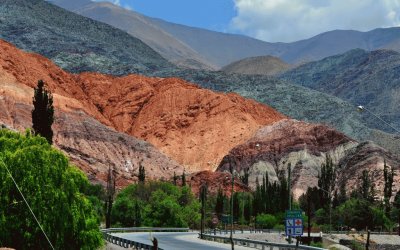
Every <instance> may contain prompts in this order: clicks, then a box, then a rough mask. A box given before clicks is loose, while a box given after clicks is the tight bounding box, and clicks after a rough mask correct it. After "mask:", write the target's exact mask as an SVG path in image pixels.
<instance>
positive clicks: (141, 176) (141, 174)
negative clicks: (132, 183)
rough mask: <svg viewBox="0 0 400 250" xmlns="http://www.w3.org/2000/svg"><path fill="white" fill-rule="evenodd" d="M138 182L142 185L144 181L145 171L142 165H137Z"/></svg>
mask: <svg viewBox="0 0 400 250" xmlns="http://www.w3.org/2000/svg"><path fill="white" fill-rule="evenodd" d="M138 178H139V182H140V183H144V181H145V179H146V171H145V169H144V166H143V165H142V163H141V162H140V163H139V176H138Z"/></svg>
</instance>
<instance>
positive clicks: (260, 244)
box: [199, 234, 325, 250]
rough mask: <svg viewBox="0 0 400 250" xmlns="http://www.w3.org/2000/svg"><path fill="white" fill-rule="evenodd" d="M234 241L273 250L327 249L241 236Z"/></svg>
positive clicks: (206, 236)
mask: <svg viewBox="0 0 400 250" xmlns="http://www.w3.org/2000/svg"><path fill="white" fill-rule="evenodd" d="M199 237H200V234H199ZM203 238H204V239H206V240H212V241H218V240H220V241H222V242H224V243H230V242H231V239H230V238H229V237H223V236H217V235H209V234H203ZM233 243H234V244H235V245H238V246H248V247H253V248H259V247H260V248H259V249H262V250H267V249H270V250H272V249H275V248H278V249H279V250H290V249H303V250H325V248H319V247H311V246H304V245H299V246H297V247H296V245H291V244H283V243H272V242H265V241H259V240H249V239H241V238H233Z"/></svg>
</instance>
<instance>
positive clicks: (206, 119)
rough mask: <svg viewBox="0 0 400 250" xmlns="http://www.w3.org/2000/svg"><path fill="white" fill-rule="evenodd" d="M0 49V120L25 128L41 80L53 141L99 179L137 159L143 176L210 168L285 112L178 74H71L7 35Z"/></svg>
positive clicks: (129, 170) (130, 169)
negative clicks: (48, 94)
mask: <svg viewBox="0 0 400 250" xmlns="http://www.w3.org/2000/svg"><path fill="white" fill-rule="evenodd" d="M0 52H1V53H0V65H1V68H0V69H1V70H0V80H1V83H2V84H1V85H0V86H1V88H0V90H1V91H2V92H1V93H2V94H1V96H2V99H1V101H2V105H3V106H4V108H3V109H2V112H1V113H0V114H1V117H0V119H1V120H0V121H1V122H2V123H4V124H6V125H8V126H10V127H13V128H17V129H23V128H27V127H31V126H30V110H32V107H31V101H32V95H33V90H32V88H33V87H34V86H35V84H36V82H37V80H38V79H43V80H44V81H45V82H46V83H47V85H48V88H49V89H50V90H51V91H52V92H53V93H54V97H55V105H56V107H57V112H56V113H57V119H56V120H57V124H56V125H55V130H56V138H55V143H56V145H57V146H58V147H60V148H61V149H63V150H64V151H66V152H68V153H69V154H70V156H71V157H72V158H73V159H75V161H76V162H78V163H79V164H80V166H82V168H86V172H88V173H92V172H93V173H94V176H95V177H99V179H102V180H104V175H105V171H106V169H107V165H108V164H114V165H116V166H117V167H118V168H119V172H120V174H121V175H123V176H125V177H124V178H125V179H127V180H133V179H135V177H134V176H132V174H133V173H136V172H137V171H136V172H135V170H136V169H137V166H138V164H139V162H140V161H142V160H143V164H144V165H145V166H146V165H147V166H146V169H147V171H148V172H149V176H150V177H152V176H154V177H164V178H169V177H171V175H172V174H173V172H174V171H176V172H177V173H181V172H182V170H183V169H182V168H181V167H180V166H185V167H186V169H187V170H188V171H189V172H193V171H199V170H214V169H215V168H216V166H217V165H218V163H219V161H220V160H221V159H222V157H223V156H224V155H225V154H227V153H228V152H229V150H230V149H231V148H232V147H234V146H236V145H238V144H241V143H243V142H245V141H246V140H247V139H248V138H250V137H251V136H252V135H253V133H254V132H255V131H256V130H258V129H259V128H260V127H262V126H264V125H267V124H271V123H273V122H275V121H278V120H280V119H283V118H285V116H283V115H282V114H280V113H278V112H276V111H275V110H273V109H272V108H269V107H267V106H265V105H262V104H259V103H257V102H255V101H252V100H248V99H245V98H242V97H240V96H238V95H237V94H223V93H215V92H212V91H210V90H205V89H201V88H199V87H197V86H195V85H192V84H189V83H187V82H185V81H183V80H180V79H175V78H169V79H164V78H149V77H144V76H138V75H129V76H126V77H113V76H107V75H101V74H97V73H82V74H79V75H73V74H69V73H66V72H65V71H63V70H61V69H59V68H58V67H57V66H55V65H54V64H53V63H52V62H51V61H49V60H47V59H46V58H44V57H42V56H39V55H35V54H30V53H25V52H22V51H20V50H18V49H17V48H15V47H14V46H12V45H11V44H8V43H6V42H0ZM114 129H115V130H114ZM117 131H119V132H117ZM127 134H129V135H133V136H135V137H137V138H141V139H144V140H146V141H148V142H150V143H151V144H153V145H155V146H156V147H157V148H158V149H160V150H161V151H162V152H164V153H165V154H166V155H168V156H169V157H170V158H172V159H174V160H175V161H176V162H178V163H179V164H177V163H175V161H173V160H170V159H168V158H167V157H166V156H165V155H162V154H160V153H158V152H156V150H155V149H154V148H153V147H152V146H150V145H149V144H146V143H144V142H142V141H139V140H135V139H134V138H132V137H129V136H127ZM97 142H99V144H97ZM100 142H101V143H100ZM132 144H133V145H132ZM135 144H137V145H140V146H141V150H138V151H139V152H137V148H136V146H135ZM96 147H97V148H96ZM137 147H139V146H137ZM147 151H149V153H147ZM96 157H98V158H99V159H97V158H96ZM96 162H98V166H96ZM109 162H111V163H109ZM83 163H86V164H83ZM131 165H133V166H131ZM96 171H100V172H96ZM121 183H122V180H121Z"/></svg>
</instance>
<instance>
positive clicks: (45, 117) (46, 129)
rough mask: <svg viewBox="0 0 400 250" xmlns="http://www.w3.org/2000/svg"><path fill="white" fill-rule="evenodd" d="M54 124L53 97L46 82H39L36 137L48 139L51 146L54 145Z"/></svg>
mask: <svg viewBox="0 0 400 250" xmlns="http://www.w3.org/2000/svg"><path fill="white" fill-rule="evenodd" d="M53 122H54V107H53V96H52V94H51V93H50V92H49V91H48V90H46V88H45V86H44V82H43V81H42V80H39V81H38V83H37V87H36V88H35V89H34V96H33V110H32V124H33V126H32V128H33V132H34V133H35V135H40V136H43V137H44V138H46V140H47V142H48V143H49V144H52V143H53V130H52V129H51V126H52V125H53Z"/></svg>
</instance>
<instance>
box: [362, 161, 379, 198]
mask: <svg viewBox="0 0 400 250" xmlns="http://www.w3.org/2000/svg"><path fill="white" fill-rule="evenodd" d="M360 179H361V186H360V189H359V190H360V191H359V192H360V196H361V198H362V199H364V200H367V201H369V202H374V201H375V195H376V190H375V184H374V183H373V182H372V179H371V177H370V175H369V171H368V170H367V169H364V170H363V171H362V173H361V177H360Z"/></svg>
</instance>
